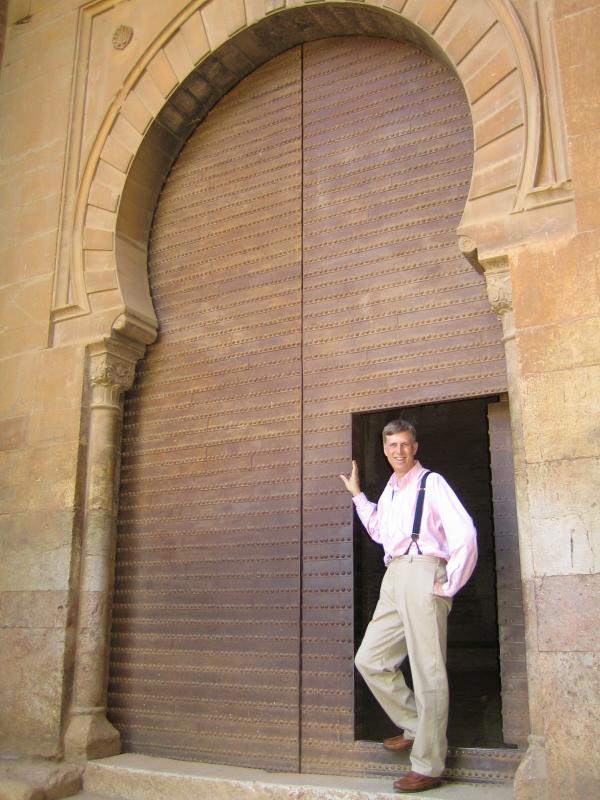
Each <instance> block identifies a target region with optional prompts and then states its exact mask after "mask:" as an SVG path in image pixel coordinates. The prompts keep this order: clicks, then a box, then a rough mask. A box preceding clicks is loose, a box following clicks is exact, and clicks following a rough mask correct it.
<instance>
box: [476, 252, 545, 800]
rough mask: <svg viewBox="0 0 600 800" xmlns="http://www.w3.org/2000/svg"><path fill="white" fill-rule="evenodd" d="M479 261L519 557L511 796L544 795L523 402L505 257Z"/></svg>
mask: <svg viewBox="0 0 600 800" xmlns="http://www.w3.org/2000/svg"><path fill="white" fill-rule="evenodd" d="M479 263H480V265H481V267H482V268H483V271H484V275H485V280H486V284H487V293H488V297H489V300H490V304H491V306H492V309H493V310H494V311H495V312H496V313H497V314H498V316H499V317H500V319H501V321H502V331H503V342H504V351H505V355H506V371H507V378H508V398H509V404H510V418H511V429H512V446H513V454H514V467H515V495H516V502H517V519H518V527H519V556H520V562H521V579H522V586H523V611H524V617H525V642H526V650H527V684H528V693H529V720H530V726H531V728H530V730H531V733H530V735H529V737H528V748H527V751H526V752H525V754H524V756H523V760H522V761H521V764H520V766H519V768H518V770H517V774H516V776H515V781H514V798H515V800H545V798H546V797H547V773H546V755H545V750H544V737H543V731H544V719H543V714H542V711H541V710H542V708H543V703H542V702H541V697H540V693H541V686H540V684H539V680H538V679H537V677H536V676H538V675H539V674H540V670H538V669H537V668H536V661H537V655H538V647H537V607H536V601H535V590H534V577H535V575H534V563H533V553H532V537H531V527H530V526H531V523H530V519H531V518H530V513H529V498H528V493H527V465H526V460H525V451H524V444H523V441H524V439H523V401H522V396H521V379H520V368H519V353H518V347H517V339H516V334H515V320H514V312H513V304H512V282H511V275H510V261H509V257H508V256H507V255H501V256H496V257H493V258H487V259H481V258H480V259H479Z"/></svg>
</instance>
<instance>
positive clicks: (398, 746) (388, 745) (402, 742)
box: [383, 736, 414, 753]
mask: <svg viewBox="0 0 600 800" xmlns="http://www.w3.org/2000/svg"><path fill="white" fill-rule="evenodd" d="M413 742H414V739H405V738H404V736H391V737H390V738H389V739H384V740H383V746H384V747H385V749H386V750H390V751H391V752H392V753H402V752H403V751H404V750H410V748H411V747H412V746H413Z"/></svg>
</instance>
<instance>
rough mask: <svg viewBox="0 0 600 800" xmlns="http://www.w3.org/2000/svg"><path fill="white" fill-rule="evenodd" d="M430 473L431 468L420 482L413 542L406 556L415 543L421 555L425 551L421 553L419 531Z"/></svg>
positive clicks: (411, 537) (412, 534)
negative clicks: (426, 484)
mask: <svg viewBox="0 0 600 800" xmlns="http://www.w3.org/2000/svg"><path fill="white" fill-rule="evenodd" d="M430 475H431V470H427V472H424V473H423V477H422V478H421V483H420V484H419V491H418V493H417V505H416V507H415V519H414V522H413V529H412V533H411V535H410V539H411V542H410V544H409V545H408V549H407V550H406V553H404V555H405V556H407V555H408V554H409V552H410V548H411V547H412V546H413V544H416V546H417V553H418V554H419V555H420V556H422V555H423V553H421V548H420V547H419V533H420V531H421V519H422V517H423V503H424V502H425V483H426V481H427V478H428V477H429V476H430Z"/></svg>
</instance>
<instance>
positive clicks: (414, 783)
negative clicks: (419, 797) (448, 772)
mask: <svg viewBox="0 0 600 800" xmlns="http://www.w3.org/2000/svg"><path fill="white" fill-rule="evenodd" d="M441 785H442V779H441V778H432V777H431V776H430V775H421V774H420V773H419V772H407V774H406V775H404V777H402V778H398V780H397V781H394V789H395V790H396V791H397V792H400V793H402V792H426V791H427V789H435V787H436V786H441Z"/></svg>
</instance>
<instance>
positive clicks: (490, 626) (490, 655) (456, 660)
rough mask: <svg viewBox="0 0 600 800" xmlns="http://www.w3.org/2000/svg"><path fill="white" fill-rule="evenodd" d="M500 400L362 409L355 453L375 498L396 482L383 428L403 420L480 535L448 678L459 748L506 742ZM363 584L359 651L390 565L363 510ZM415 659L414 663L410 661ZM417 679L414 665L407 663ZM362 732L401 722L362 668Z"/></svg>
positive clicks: (452, 740) (383, 731)
mask: <svg viewBox="0 0 600 800" xmlns="http://www.w3.org/2000/svg"><path fill="white" fill-rule="evenodd" d="M497 400H498V398H497V397H492V398H490V397H481V398H473V399H468V400H458V401H453V402H448V403H435V404H430V405H423V406H413V407H410V408H405V409H401V408H396V409H387V410H385V411H374V412H369V413H363V414H356V415H355V416H354V418H353V452H354V457H355V458H356V460H357V461H358V463H359V469H360V478H361V486H362V487H364V491H365V494H366V495H367V497H369V499H371V500H373V501H376V500H377V499H378V497H379V495H380V494H381V492H382V491H383V488H384V486H385V484H386V482H387V480H388V479H389V476H390V474H391V473H390V468H389V465H388V463H387V460H386V459H385V456H384V455H383V452H382V445H381V430H382V428H383V426H384V425H385V424H386V423H387V422H389V421H390V420H392V419H397V418H399V417H402V418H404V419H407V420H409V421H410V422H412V423H413V424H414V425H415V426H416V428H417V434H418V440H419V453H418V458H419V460H420V461H421V463H422V464H423V466H425V467H427V468H428V469H432V470H434V471H436V472H440V473H441V474H442V475H443V476H444V477H445V478H446V480H447V481H448V482H449V483H450V485H451V486H452V487H453V489H454V490H455V491H456V493H457V494H458V496H459V497H460V499H461V501H462V502H463V504H464V506H465V507H466V508H467V510H468V511H469V513H470V514H471V516H472V517H473V520H474V522H475V525H476V527H477V532H478V547H479V560H478V564H477V567H476V570H475V573H474V574H473V576H472V577H471V579H470V581H469V583H468V584H467V586H466V587H465V588H464V589H463V590H462V591H461V592H460V593H459V594H458V595H457V596H456V598H455V600H454V604H453V609H452V612H451V614H450V617H449V621H448V662H447V663H448V680H449V684H450V715H449V724H448V742H449V745H450V746H451V747H470V748H475V747H490V748H493V747H504V746H506V745H505V743H504V739H503V731H502V705H501V685H500V660H499V643H498V615H497V603H496V568H495V555H494V554H495V547H494V521H493V506H492V490H491V469H490V446H489V436H488V405H489V404H490V403H492V402H495V401H497ZM354 531H355V537H354V550H355V552H354V565H355V573H354V590H355V645H356V648H358V645H359V644H360V641H361V640H362V637H363V635H364V631H365V628H366V626H367V624H368V622H369V620H370V619H371V616H372V614H373V611H374V609H375V605H376V603H377V599H378V597H379V587H380V584H381V580H382V577H383V574H384V571H385V567H384V566H383V553H382V549H381V547H380V546H379V545H377V544H375V543H374V542H373V541H372V540H371V539H370V538H369V536H368V535H367V534H366V532H365V531H364V529H363V528H362V525H361V523H360V521H359V520H358V518H356V517H355V527H354ZM407 661H408V660H407ZM403 670H404V671H405V674H406V676H407V679H408V681H409V682H410V666H409V664H408V663H405V664H404V665H403ZM355 680H356V685H355V732H356V737H357V739H362V740H374V741H380V740H381V739H383V738H384V737H386V736H389V735H393V734H394V733H395V732H396V731H395V727H394V725H393V723H392V722H391V721H390V720H389V719H388V717H387V716H386V715H385V713H384V712H383V711H382V710H381V708H380V707H379V705H378V703H377V702H376V700H375V699H374V698H373V697H372V695H371V693H370V692H369V690H368V689H367V687H366V685H365V684H364V682H363V681H362V679H361V678H360V676H359V675H358V674H356V678H355Z"/></svg>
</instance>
